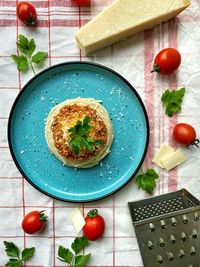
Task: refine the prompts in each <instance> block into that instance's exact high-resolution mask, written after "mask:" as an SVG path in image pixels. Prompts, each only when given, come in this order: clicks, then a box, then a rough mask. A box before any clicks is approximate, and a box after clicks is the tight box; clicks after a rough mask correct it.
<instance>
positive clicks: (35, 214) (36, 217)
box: [22, 211, 47, 234]
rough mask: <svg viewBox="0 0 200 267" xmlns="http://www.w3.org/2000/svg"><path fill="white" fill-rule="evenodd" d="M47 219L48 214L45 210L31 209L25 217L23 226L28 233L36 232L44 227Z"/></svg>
mask: <svg viewBox="0 0 200 267" xmlns="http://www.w3.org/2000/svg"><path fill="white" fill-rule="evenodd" d="M46 221H47V216H45V214H44V212H43V211H31V212H30V213H28V214H27V215H26V216H25V217H24V219H23V221H22V228H23V230H24V232H25V233H27V234H35V233H37V232H39V231H40V230H41V229H42V228H43V227H44V224H45V222H46Z"/></svg>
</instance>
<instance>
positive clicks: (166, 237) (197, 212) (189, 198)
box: [128, 189, 200, 267]
mask: <svg viewBox="0 0 200 267" xmlns="http://www.w3.org/2000/svg"><path fill="white" fill-rule="evenodd" d="M128 206H129V210H130V214H131V218H132V222H133V225H134V227H135V232H136V236H137V240H138V243H139V247H140V251H141V254H142V259H143V262H144V267H157V266H159V267H200V202H199V200H198V199H196V198H195V197H194V196H193V195H191V194H190V193H189V192H188V191H187V190H185V189H181V190H179V191H176V192H173V193H168V194H165V195H161V196H156V197H152V198H149V199H145V200H141V201H136V202H129V203H128Z"/></svg>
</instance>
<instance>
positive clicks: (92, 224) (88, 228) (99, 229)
mask: <svg viewBox="0 0 200 267" xmlns="http://www.w3.org/2000/svg"><path fill="white" fill-rule="evenodd" d="M104 230H105V221H104V219H103V217H101V216H100V215H99V214H98V211H97V209H93V210H91V211H89V212H88V214H87V216H86V217H85V226H84V227H83V233H84V236H86V237H87V238H88V240H90V241H94V240H97V239H99V238H100V237H101V236H102V235H103V233H104Z"/></svg>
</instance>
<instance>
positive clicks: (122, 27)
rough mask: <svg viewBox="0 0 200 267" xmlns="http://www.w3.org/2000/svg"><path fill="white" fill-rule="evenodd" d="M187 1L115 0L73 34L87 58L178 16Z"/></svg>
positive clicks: (187, 4)
mask: <svg viewBox="0 0 200 267" xmlns="http://www.w3.org/2000/svg"><path fill="white" fill-rule="evenodd" d="M189 5H190V0H116V1H114V2H113V3H112V4H111V5H110V6H108V7H107V8H106V9H105V10H103V11H102V12H101V13H100V14H99V15H97V16H96V17H94V18H93V19H92V20H91V21H90V22H88V23H87V24H86V25H85V26H83V27H82V28H81V29H80V30H79V31H78V32H77V33H76V40H77V43H78V46H79V47H80V49H81V50H82V51H83V52H84V53H85V54H89V53H91V52H93V51H95V50H98V49H100V48H103V47H105V46H108V45H111V44H113V43H115V42H118V41H120V40H122V39H125V38H127V37H129V36H131V35H133V34H136V33H138V32H141V31H143V30H146V29H150V28H152V27H153V26H155V25H156V24H159V23H161V22H163V21H167V20H169V19H171V18H173V17H175V16H177V15H178V14H179V13H180V12H181V11H183V10H184V9H185V8H186V7H187V6H189Z"/></svg>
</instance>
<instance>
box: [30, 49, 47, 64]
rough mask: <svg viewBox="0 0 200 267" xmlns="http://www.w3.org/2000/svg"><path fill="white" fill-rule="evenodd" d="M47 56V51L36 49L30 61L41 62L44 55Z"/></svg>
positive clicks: (44, 57)
mask: <svg viewBox="0 0 200 267" xmlns="http://www.w3.org/2000/svg"><path fill="white" fill-rule="evenodd" d="M47 56H48V53H46V52H43V51H38V52H37V53H36V54H35V55H34V56H33V57H32V62H33V63H36V64H40V63H43V62H44V60H45V59H46V57H47Z"/></svg>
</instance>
